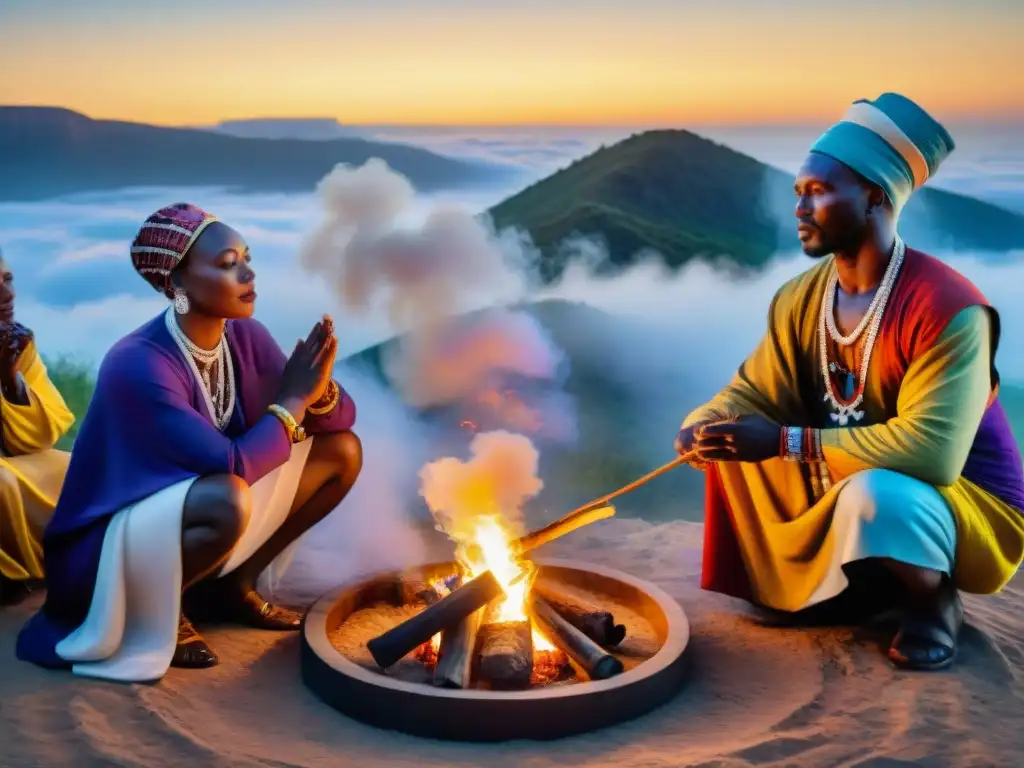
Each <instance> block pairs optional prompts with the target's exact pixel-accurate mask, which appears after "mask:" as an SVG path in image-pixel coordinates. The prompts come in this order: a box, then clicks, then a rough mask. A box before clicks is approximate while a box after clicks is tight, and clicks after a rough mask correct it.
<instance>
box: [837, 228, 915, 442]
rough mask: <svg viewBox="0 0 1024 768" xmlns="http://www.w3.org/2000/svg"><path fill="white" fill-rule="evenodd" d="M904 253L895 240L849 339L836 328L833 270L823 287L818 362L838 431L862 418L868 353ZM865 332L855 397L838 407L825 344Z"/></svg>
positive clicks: (847, 341) (849, 341)
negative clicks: (869, 299)
mask: <svg viewBox="0 0 1024 768" xmlns="http://www.w3.org/2000/svg"><path fill="white" fill-rule="evenodd" d="M905 253H906V245H905V244H904V243H903V240H902V239H901V238H900V237H899V235H897V236H896V242H895V244H894V246H893V253H892V258H890V259H889V266H888V267H887V268H886V270H885V275H884V276H883V277H882V282H881V283H880V284H879V286H878V291H877V292H876V293H875V298H874V299H873V300H872V302H871V306H870V307H868V311H867V312H866V313H865V314H864V317H863V318H861V321H860V324H859V325H858V326H857V328H855V329H854V331H853V333H851V334H850V335H849V336H842V335H841V334H840V333H839V331H838V329H837V328H836V327H835V314H834V313H835V297H836V288H837V287H838V285H839V273H838V272H837V271H836V269H835V266H833V267H832V275H831V277H829V280H828V284H827V285H826V286H825V296H824V298H823V300H822V302H821V316H820V318H819V321H818V355H819V357H820V359H821V374H822V376H823V377H824V379H825V397H824V400H825V401H826V402H827V403H829V405H831V406H832V410H834V411H835V413H830V414H829V417H830V418H831V419H832V421H833V422H836V423H837V424H839V426H841V427H845V426H846V425H847V424H848V423H849V420H850V419H851V418H852V419H853V420H854V421H860V420H861V419H862V418H864V411H863V410H857V408H858V406H860V404H861V403H863V402H864V389H865V386H866V384H867V380H868V366H869V364H870V362H871V351H872V349H874V346H875V339H876V338H877V337H878V329H879V328H880V327H881V325H882V317H883V316H884V314H885V306H886V304H888V302H889V296H890V295H891V294H892V289H893V286H894V285H895V284H896V277H897V276H898V275H899V271H900V265H902V264H903V257H904V255H905ZM865 327H867V328H868V338H867V342H866V343H865V345H864V358H863V360H862V361H861V364H860V378H859V382H858V384H857V396H856V397H855V398H854V399H853V401H851V402H849V403H840V402H839V400H838V398H837V397H836V394H835V391H834V389H833V387H832V374H831V370H830V369H831V368H832V366H830V365H829V362H828V341H827V339H828V338H829V337H831V338H832V339H833V341H835V342H836V343H838V344H843V345H849V344H852V343H853V342H855V341H856V340H857V338H858V337H859V336H860V335H861V333H862V332H863V330H864V328H865Z"/></svg>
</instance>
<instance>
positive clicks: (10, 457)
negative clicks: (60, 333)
mask: <svg viewBox="0 0 1024 768" xmlns="http://www.w3.org/2000/svg"><path fill="white" fill-rule="evenodd" d="M74 422H75V417H74V416H73V415H72V414H71V411H69V410H68V407H67V405H65V403H64V398H62V397H61V394H60V392H58V391H57V388H56V387H55V386H53V382H51V381H50V377H49V376H48V375H47V373H46V366H45V365H44V364H43V361H42V358H40V357H39V352H38V350H37V349H36V344H35V341H34V339H33V336H32V331H30V330H29V329H27V328H25V327H24V326H22V325H20V324H18V323H16V322H15V321H14V274H13V272H12V271H11V268H10V266H9V265H8V264H7V262H6V261H4V257H3V255H2V254H0V603H2V604H5V605H9V604H12V603H15V602H18V601H19V600H21V599H22V598H24V597H25V596H27V595H28V594H29V592H31V590H32V588H33V587H34V586H35V585H36V584H38V583H39V582H40V581H41V580H42V578H43V549H42V544H41V539H42V534H43V530H44V529H45V527H46V524H47V523H48V522H49V521H50V516H51V515H52V514H53V507H54V505H55V504H56V503H57V496H59V495H60V488H61V484H62V483H63V481H64V473H65V472H66V471H67V468H68V458H69V455H68V453H67V452H66V451H58V450H54V448H53V446H54V444H55V443H56V442H57V441H58V440H60V438H61V437H63V436H64V435H65V434H66V433H67V431H68V430H69V429H70V428H71V425H72V424H74Z"/></svg>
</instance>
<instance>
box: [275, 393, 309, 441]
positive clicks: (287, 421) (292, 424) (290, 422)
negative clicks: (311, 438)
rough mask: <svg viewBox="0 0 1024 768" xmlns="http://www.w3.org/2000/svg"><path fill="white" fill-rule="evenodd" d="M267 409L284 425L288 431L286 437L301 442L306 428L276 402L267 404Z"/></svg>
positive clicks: (304, 437) (304, 436)
mask: <svg viewBox="0 0 1024 768" xmlns="http://www.w3.org/2000/svg"><path fill="white" fill-rule="evenodd" d="M267 411H268V412H269V413H271V414H273V415H274V416H276V417H277V420H278V421H280V422H281V424H283V425H284V428H285V429H286V430H287V431H288V439H289V440H291V441H292V442H293V443H301V442H302V441H303V440H305V439H306V430H305V429H304V428H303V426H302V425H301V424H299V422H297V421H296V420H295V417H294V416H292V415H291V414H290V413H289V412H288V410H287V409H286V408H284V407H283V406H280V405H278V404H277V403H271V404H270V405H268V406H267Z"/></svg>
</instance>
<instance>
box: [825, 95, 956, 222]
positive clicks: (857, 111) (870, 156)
mask: <svg viewBox="0 0 1024 768" xmlns="http://www.w3.org/2000/svg"><path fill="white" fill-rule="evenodd" d="M955 147H956V145H955V144H954V142H953V137H952V136H950V135H949V132H948V131H947V130H946V129H945V128H943V127H942V126H941V125H940V124H939V123H938V122H937V121H936V120H935V119H934V118H932V116H931V115H929V114H928V113H927V112H925V111H924V110H923V109H922V108H921V107H919V106H918V105H917V104H915V103H914V102H913V101H911V100H910V99H908V98H907V97H905V96H901V95H900V94H898V93H883V94H882V95H881V96H879V97H878V98H877V99H875V100H874V101H868V100H866V99H860V100H858V101H855V102H854V103H853V104H851V105H850V108H849V109H847V111H846V114H844V115H843V117H842V118H841V119H840V121H839V122H838V123H836V124H835V125H833V126H832V127H831V128H829V129H828V130H827V131H825V133H823V134H822V135H821V136H820V137H819V138H818V140H817V141H816V142H815V143H814V145H813V146H812V147H811V152H817V153H819V154H822V155H828V156H829V157H831V158H833V159H835V160H838V161H839V162H841V163H843V164H844V165H846V166H849V167H850V168H852V169H853V170H854V171H856V172H857V173H859V174H860V175H861V176H863V177H864V178H866V179H867V180H868V181H870V182H872V183H874V184H877V185H878V186H880V187H881V188H882V189H883V190H884V191H885V193H886V195H888V197H889V200H890V201H891V202H892V205H893V209H894V210H895V211H896V212H897V213H899V211H900V210H901V209H902V208H903V206H904V205H906V202H907V200H909V199H910V196H911V194H913V192H914V191H915V190H917V189H920V188H921V186H922V185H923V184H924V183H925V182H926V181H927V180H928V179H930V178H931V177H932V176H934V175H935V173H936V171H938V169H939V166H940V165H941V164H942V162H943V161H944V160H945V159H946V158H947V157H948V156H949V154H950V153H951V152H952V151H953V150H954V149H955Z"/></svg>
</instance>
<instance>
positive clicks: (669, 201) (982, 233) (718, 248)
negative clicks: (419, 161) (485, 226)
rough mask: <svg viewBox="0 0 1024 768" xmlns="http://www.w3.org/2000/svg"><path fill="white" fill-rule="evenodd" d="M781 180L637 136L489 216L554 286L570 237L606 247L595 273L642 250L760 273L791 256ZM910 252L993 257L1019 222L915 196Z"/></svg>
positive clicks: (933, 192)
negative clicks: (781, 253)
mask: <svg viewBox="0 0 1024 768" xmlns="http://www.w3.org/2000/svg"><path fill="white" fill-rule="evenodd" d="M794 202H795V198H794V196H793V177H792V176H790V175H789V174H787V173H785V172H783V171H781V170H778V169H776V168H773V167H771V166H768V165H765V164H764V163H761V162H759V161H758V160H755V159H754V158H752V157H749V156H747V155H744V154H741V153H739V152H736V151H734V150H732V149H729V148H728V147H725V146H722V145H720V144H717V143H715V142H713V141H711V140H709V139H706V138H703V137H701V136H697V135H696V134H693V133H690V132H688V131H650V132H647V133H642V134H637V135H635V136H632V137H630V138H628V139H625V140H624V141H621V142H619V143H618V144H615V145H613V146H610V147H603V148H601V149H599V150H598V151H596V152H594V153H592V154H590V155H588V156H586V157H584V158H582V159H580V160H577V161H575V162H573V163H572V164H571V165H569V166H568V167H566V168H564V169H562V170H560V171H558V172H556V173H554V174H552V175H551V176H548V177H547V178H545V179H542V180H541V181H538V182H536V183H535V184H533V185H531V186H529V187H527V188H526V189H524V190H522V191H521V192H519V193H518V194H516V195H513V196H512V197H510V198H508V199H506V200H504V201H503V202H501V203H499V204H498V205H496V206H495V207H494V208H492V209H491V210H490V211H489V213H490V215H491V216H492V218H493V219H494V222H495V224H496V225H497V226H498V227H500V228H503V227H507V226H511V225H517V226H520V227H522V228H524V229H526V230H527V231H529V232H530V234H531V236H532V237H533V240H534V242H535V243H536V244H537V245H538V246H539V247H540V249H541V251H542V252H543V253H544V255H545V259H544V260H543V262H542V266H543V269H544V270H545V273H546V276H547V277H549V278H550V277H554V276H557V275H558V274H559V273H560V272H561V270H562V269H563V268H564V266H565V259H566V254H565V253H563V252H561V251H560V248H559V246H560V245H561V244H562V243H563V242H564V241H565V240H566V238H569V237H570V236H572V235H588V236H595V237H596V238H598V239H599V240H601V241H603V242H604V243H605V244H606V245H607V247H608V261H607V263H605V264H602V265H600V266H602V267H604V268H607V269H614V268H617V267H622V266H628V265H629V264H631V263H633V262H634V261H635V260H636V258H637V254H638V252H639V251H643V250H653V251H656V252H657V253H659V254H660V255H661V257H662V258H663V259H664V261H665V263H666V264H667V265H669V266H670V267H673V268H674V267H679V266H681V265H683V264H685V263H686V262H688V261H690V260H691V259H698V258H705V259H716V258H723V259H725V260H727V261H728V262H731V263H733V264H735V265H738V266H740V267H746V268H756V267H759V266H762V265H764V264H765V263H766V262H767V261H768V260H769V259H770V258H771V256H772V254H774V253H775V252H776V251H778V250H779V249H780V248H785V249H793V250H795V249H797V248H798V247H799V242H798V240H797V238H796V231H795V230H796V225H795V218H794V214H793V205H794ZM900 232H901V233H902V234H903V236H904V237H905V238H906V239H907V240H908V242H910V243H912V244H913V245H914V246H915V247H917V248H923V249H926V250H927V249H931V250H948V249H957V250H977V251H993V252H1005V251H1008V250H1011V249H1019V248H1024V216H1022V215H1020V214H1018V213H1015V212H1012V211H1008V210H1005V209H1003V208H1000V207H998V206H995V205H992V204H990V203H986V202H982V201H980V200H976V199H974V198H970V197H965V196H963V195H957V194H952V193H950V192H944V191H942V190H938V189H930V188H925V189H923V190H921V191H920V192H919V193H918V194H917V195H915V196H914V198H913V199H912V200H911V202H910V203H909V204H908V206H907V207H906V209H905V210H904V212H903V214H902V216H901V218H900Z"/></svg>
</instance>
